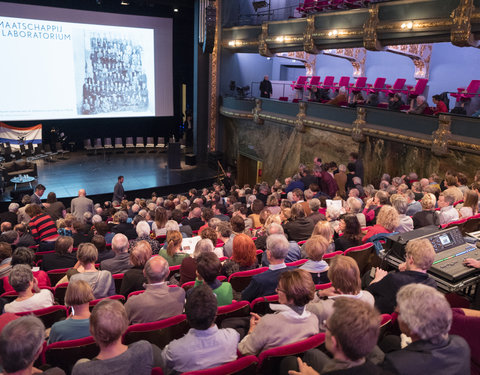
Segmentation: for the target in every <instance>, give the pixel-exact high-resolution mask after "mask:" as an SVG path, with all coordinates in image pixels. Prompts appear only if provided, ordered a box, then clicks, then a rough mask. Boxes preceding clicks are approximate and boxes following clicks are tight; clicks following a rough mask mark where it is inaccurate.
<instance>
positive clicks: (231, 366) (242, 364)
mask: <svg viewBox="0 0 480 375" xmlns="http://www.w3.org/2000/svg"><path fill="white" fill-rule="evenodd" d="M257 364H258V358H257V357H255V356H254V355H248V356H246V357H242V358H239V359H237V360H236V361H232V362H228V363H226V364H224V365H221V366H217V367H212V368H209V369H206V370H197V371H190V372H184V373H183V374H182V375H250V374H255V370H256V368H257Z"/></svg>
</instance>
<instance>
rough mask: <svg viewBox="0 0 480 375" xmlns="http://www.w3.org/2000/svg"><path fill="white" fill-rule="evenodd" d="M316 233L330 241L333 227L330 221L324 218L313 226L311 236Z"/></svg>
mask: <svg viewBox="0 0 480 375" xmlns="http://www.w3.org/2000/svg"><path fill="white" fill-rule="evenodd" d="M316 235H320V236H323V237H324V238H325V239H326V240H327V241H329V242H332V239H333V229H332V226H331V225H330V223H329V222H328V221H326V220H323V221H319V222H318V223H317V224H316V225H315V227H314V228H313V233H312V237H313V236H316Z"/></svg>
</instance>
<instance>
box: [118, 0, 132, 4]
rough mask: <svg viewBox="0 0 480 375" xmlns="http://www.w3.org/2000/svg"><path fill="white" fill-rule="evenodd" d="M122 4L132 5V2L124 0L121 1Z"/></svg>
mask: <svg viewBox="0 0 480 375" xmlns="http://www.w3.org/2000/svg"><path fill="white" fill-rule="evenodd" d="M120 5H130V3H129V2H128V1H125V0H123V1H121V2H120Z"/></svg>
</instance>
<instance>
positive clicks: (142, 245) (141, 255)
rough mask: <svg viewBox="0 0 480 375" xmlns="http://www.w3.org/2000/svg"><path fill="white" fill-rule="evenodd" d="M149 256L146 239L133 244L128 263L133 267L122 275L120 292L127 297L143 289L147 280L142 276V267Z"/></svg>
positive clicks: (150, 253) (150, 252) (150, 255)
mask: <svg viewBox="0 0 480 375" xmlns="http://www.w3.org/2000/svg"><path fill="white" fill-rule="evenodd" d="M147 225H148V224H147ZM151 257H152V248H151V247H150V244H149V243H148V242H147V241H140V242H137V243H136V244H135V247H134V248H133V249H132V252H131V253H130V263H131V264H132V266H133V267H132V268H130V269H129V270H128V271H127V272H125V273H124V275H123V280H122V285H121V287H120V294H122V295H123V296H125V297H128V295H129V294H130V293H132V292H136V291H137V290H144V289H145V288H144V287H143V285H144V284H145V283H146V282H147V280H146V278H145V276H144V272H143V269H144V267H145V264H146V263H147V261H148V260H149V259H150V258H151Z"/></svg>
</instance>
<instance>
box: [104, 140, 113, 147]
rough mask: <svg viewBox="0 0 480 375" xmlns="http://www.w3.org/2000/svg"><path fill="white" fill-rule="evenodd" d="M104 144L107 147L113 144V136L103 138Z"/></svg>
mask: <svg viewBox="0 0 480 375" xmlns="http://www.w3.org/2000/svg"><path fill="white" fill-rule="evenodd" d="M103 144H104V145H105V147H107V146H111V145H112V138H103Z"/></svg>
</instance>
